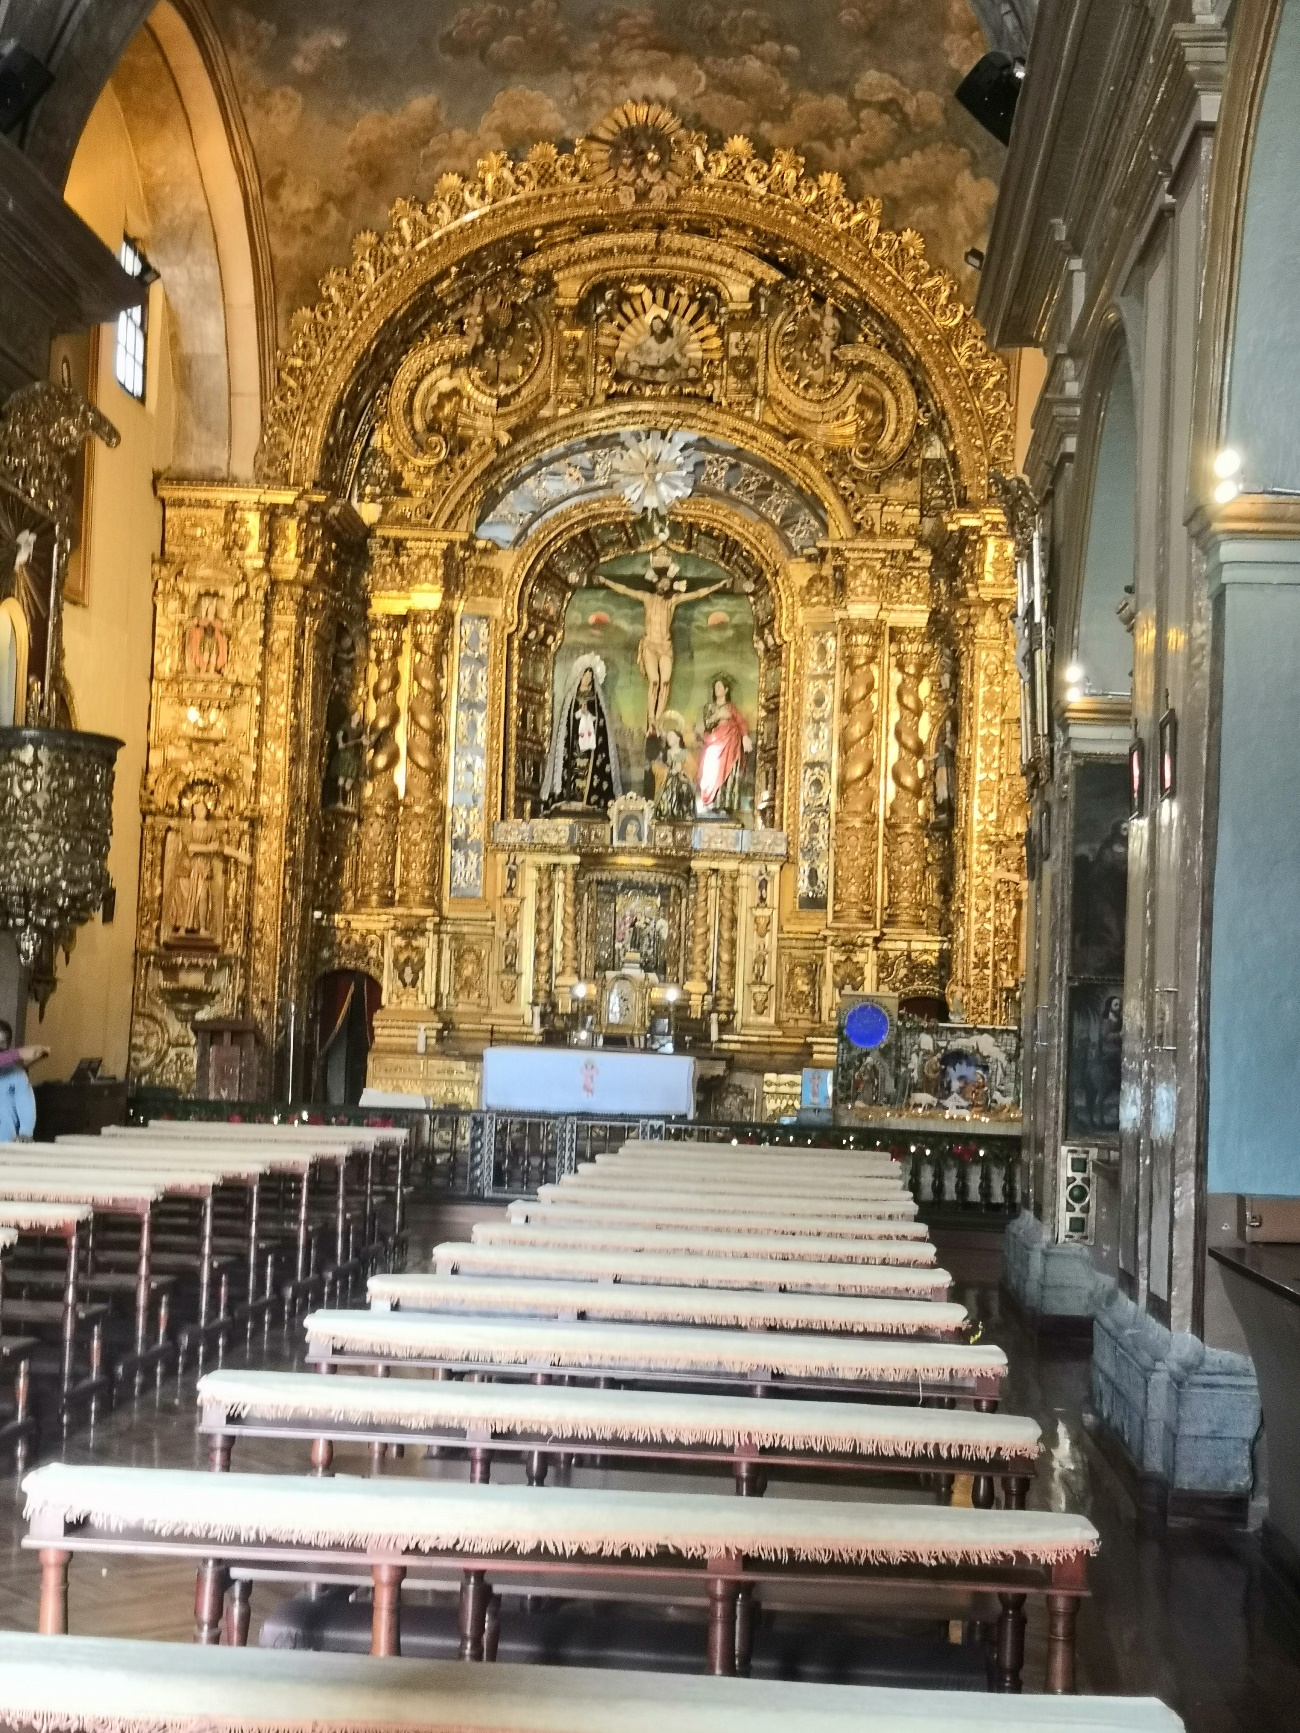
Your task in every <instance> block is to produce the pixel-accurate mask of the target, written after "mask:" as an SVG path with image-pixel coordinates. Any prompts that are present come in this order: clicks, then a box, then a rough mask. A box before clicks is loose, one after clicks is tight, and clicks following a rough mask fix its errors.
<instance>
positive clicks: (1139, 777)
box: [1128, 734, 1146, 818]
mask: <svg viewBox="0 0 1300 1733" xmlns="http://www.w3.org/2000/svg"><path fill="white" fill-rule="evenodd" d="M1145 760H1146V748H1145V746H1144V745H1143V743H1142V740H1141V738H1140V737H1139V736H1138V735H1136V734H1135V735H1134V736H1133V739H1132V740H1131V741H1130V743H1129V749H1128V810H1129V817H1130V818H1141V817H1142V809H1143V806H1144V804H1145V801H1146V763H1145Z"/></svg>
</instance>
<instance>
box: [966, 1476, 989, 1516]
mask: <svg viewBox="0 0 1300 1733" xmlns="http://www.w3.org/2000/svg"><path fill="white" fill-rule="evenodd" d="M994 1495H995V1488H994V1485H993V1476H992V1475H991V1474H976V1475H972V1477H971V1485H970V1502H971V1509H972V1510H992V1509H993V1504H994Z"/></svg>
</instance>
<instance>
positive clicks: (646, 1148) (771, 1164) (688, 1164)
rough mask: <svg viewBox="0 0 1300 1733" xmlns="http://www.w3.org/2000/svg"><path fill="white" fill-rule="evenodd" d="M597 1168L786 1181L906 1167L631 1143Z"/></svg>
mask: <svg viewBox="0 0 1300 1733" xmlns="http://www.w3.org/2000/svg"><path fill="white" fill-rule="evenodd" d="M592 1165H593V1166H595V1167H599V1168H608V1169H610V1170H611V1171H612V1172H620V1173H626V1172H635V1173H641V1172H644V1171H645V1169H646V1167H647V1166H653V1167H654V1168H655V1169H656V1171H658V1172H660V1173H667V1172H669V1171H680V1170H682V1169H689V1170H692V1171H695V1172H701V1173H705V1172H707V1173H722V1172H735V1173H740V1174H750V1173H758V1172H763V1171H771V1172H774V1173H778V1174H780V1175H781V1176H782V1177H783V1178H786V1177H789V1176H791V1175H793V1174H807V1173H823V1172H824V1173H834V1174H838V1175H840V1176H841V1177H843V1178H848V1177H849V1176H850V1175H857V1176H858V1177H859V1178H866V1177H869V1176H873V1175H874V1176H880V1175H885V1176H887V1177H890V1178H897V1177H899V1176H900V1175H901V1170H902V1163H901V1162H897V1161H895V1160H894V1158H893V1156H892V1155H890V1154H889V1153H888V1152H887V1151H886V1150H862V1149H827V1148H824V1147H823V1148H818V1147H816V1146H813V1145H809V1146H803V1145H800V1146H796V1145H794V1144H788V1145H785V1146H784V1147H777V1146H775V1145H772V1144H762V1143H749V1144H736V1143H688V1142H685V1141H681V1142H678V1141H677V1140H676V1139H674V1140H672V1141H668V1140H667V1139H662V1140H656V1139H654V1138H646V1139H640V1140H638V1139H636V1138H632V1139H629V1140H628V1142H626V1143H625V1144H623V1146H622V1147H621V1148H620V1149H614V1150H604V1151H602V1152H601V1153H600V1154H599V1155H597V1156H595V1157H594V1158H593V1162H592Z"/></svg>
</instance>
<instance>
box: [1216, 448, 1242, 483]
mask: <svg viewBox="0 0 1300 1733" xmlns="http://www.w3.org/2000/svg"><path fill="white" fill-rule="evenodd" d="M1214 473H1215V475H1217V476H1219V477H1220V478H1221V479H1222V480H1224V481H1226V480H1227V479H1228V478H1229V476H1233V475H1240V473H1241V453H1240V452H1239V451H1234V450H1233V449H1232V447H1231V446H1230V445H1225V446H1224V448H1223V450H1222V451H1221V452H1220V453H1219V455H1218V456H1217V457H1216V458H1215V460H1214Z"/></svg>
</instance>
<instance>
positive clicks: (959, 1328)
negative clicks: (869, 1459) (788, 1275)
mask: <svg viewBox="0 0 1300 1733" xmlns="http://www.w3.org/2000/svg"><path fill="white" fill-rule="evenodd" d="M367 1288H368V1292H369V1295H370V1304H371V1307H372V1309H374V1310H382V1311H398V1310H400V1311H404V1312H473V1313H487V1314H496V1315H499V1316H503V1317H528V1318H567V1319H573V1320H576V1319H578V1318H592V1319H600V1320H602V1321H603V1322H605V1323H623V1324H632V1323H639V1324H686V1325H693V1324H702V1325H709V1326H713V1327H720V1328H722V1329H748V1330H818V1331H828V1332H830V1333H832V1334H835V1335H859V1336H916V1337H920V1338H923V1339H933V1340H936V1341H953V1340H961V1341H966V1340H968V1339H969V1337H970V1333H971V1320H970V1316H969V1314H968V1313H967V1311H966V1308H965V1307H964V1306H961V1305H958V1304H957V1303H956V1302H955V1301H952V1300H875V1299H864V1298H863V1297H861V1296H860V1295H857V1294H847V1295H846V1294H778V1293H767V1292H757V1293H756V1292H752V1291H749V1292H747V1291H746V1290H745V1289H743V1288H667V1287H655V1286H651V1285H643V1286H636V1285H632V1284H628V1283H624V1282H556V1281H533V1282H529V1281H518V1280H512V1279H511V1278H509V1277H492V1276H438V1275H434V1274H432V1273H429V1274H420V1273H416V1272H405V1273H403V1274H401V1275H394V1276H389V1275H380V1276H371V1278H370V1281H369V1283H368V1285H367Z"/></svg>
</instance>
